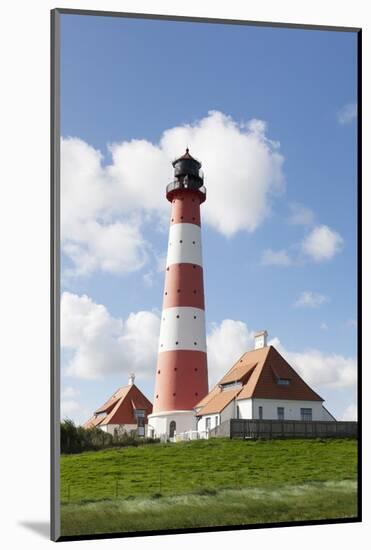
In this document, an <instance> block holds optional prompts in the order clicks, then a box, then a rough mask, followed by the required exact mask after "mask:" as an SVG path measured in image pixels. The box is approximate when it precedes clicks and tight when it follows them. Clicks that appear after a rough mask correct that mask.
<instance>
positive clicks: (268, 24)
mask: <svg viewBox="0 0 371 550" xmlns="http://www.w3.org/2000/svg"><path fill="white" fill-rule="evenodd" d="M55 11H58V13H59V14H65V15H91V16H99V17H122V18H127V19H158V20H164V21H179V22H181V21H192V22H193V23H215V24H228V25H251V26H254V27H287V28H290V29H311V30H318V31H328V30H331V31H342V32H358V31H360V30H361V29H360V28H359V27H338V26H331V25H315V24H311V23H308V24H302V23H285V22H279V23H276V22H273V21H251V20H244V19H222V18H220V19H219V18H216V17H196V16H192V15H171V14H164V15H160V14H155V13H134V12H119V11H100V10H84V9H74V8H56V9H55Z"/></svg>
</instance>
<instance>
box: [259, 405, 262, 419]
mask: <svg viewBox="0 0 371 550" xmlns="http://www.w3.org/2000/svg"><path fill="white" fill-rule="evenodd" d="M259 420H263V407H259Z"/></svg>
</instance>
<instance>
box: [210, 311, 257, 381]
mask: <svg viewBox="0 0 371 550" xmlns="http://www.w3.org/2000/svg"><path fill="white" fill-rule="evenodd" d="M253 345H254V332H250V331H249V329H248V328H247V326H246V324H245V323H243V322H242V321H233V320H232V319H224V320H223V321H222V322H221V323H220V324H219V325H218V324H217V323H213V324H212V325H211V332H210V334H209V335H208V337H207V356H208V370H209V379H210V386H211V387H212V386H213V385H214V384H215V383H216V382H217V381H218V380H219V379H220V378H221V377H222V376H224V374H225V373H226V372H227V371H228V370H229V369H230V368H231V367H232V365H233V364H234V363H235V362H236V361H237V360H238V358H239V357H240V356H241V355H242V354H243V353H245V352H246V351H247V350H249V349H251V348H252V347H253Z"/></svg>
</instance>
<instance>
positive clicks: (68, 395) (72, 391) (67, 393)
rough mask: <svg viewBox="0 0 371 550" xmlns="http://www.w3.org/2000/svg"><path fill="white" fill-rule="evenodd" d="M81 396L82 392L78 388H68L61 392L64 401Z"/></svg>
mask: <svg viewBox="0 0 371 550" xmlns="http://www.w3.org/2000/svg"><path fill="white" fill-rule="evenodd" d="M79 395H80V390H78V389H76V388H72V387H71V386H67V387H66V388H64V389H63V390H62V391H61V398H62V399H73V398H74V397H78V396H79Z"/></svg>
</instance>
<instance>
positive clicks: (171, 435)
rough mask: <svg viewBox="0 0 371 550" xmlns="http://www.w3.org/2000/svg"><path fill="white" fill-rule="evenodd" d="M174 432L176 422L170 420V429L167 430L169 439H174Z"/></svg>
mask: <svg viewBox="0 0 371 550" xmlns="http://www.w3.org/2000/svg"><path fill="white" fill-rule="evenodd" d="M175 430H176V422H175V420H172V421H171V422H170V428H169V436H170V437H174V435H175Z"/></svg>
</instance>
